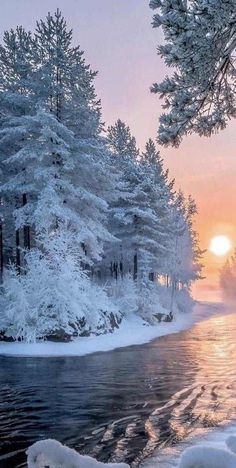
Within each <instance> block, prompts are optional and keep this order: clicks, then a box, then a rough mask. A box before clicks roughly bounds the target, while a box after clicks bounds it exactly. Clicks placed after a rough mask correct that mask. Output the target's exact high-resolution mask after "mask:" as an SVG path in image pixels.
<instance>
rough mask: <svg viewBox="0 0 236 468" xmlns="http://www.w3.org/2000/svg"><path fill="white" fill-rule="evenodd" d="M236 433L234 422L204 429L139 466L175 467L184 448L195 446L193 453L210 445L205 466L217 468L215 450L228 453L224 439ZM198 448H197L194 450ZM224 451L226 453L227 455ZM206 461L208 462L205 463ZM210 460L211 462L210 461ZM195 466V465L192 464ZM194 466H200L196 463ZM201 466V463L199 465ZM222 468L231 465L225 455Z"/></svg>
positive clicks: (146, 467)
mask: <svg viewBox="0 0 236 468" xmlns="http://www.w3.org/2000/svg"><path fill="white" fill-rule="evenodd" d="M235 434H236V422H235V423H232V424H227V425H222V426H220V427H217V428H215V429H213V430H210V431H209V430H208V429H205V432H204V434H202V435H199V436H194V437H192V438H189V439H187V440H186V441H184V442H183V443H181V444H177V445H175V446H174V447H168V448H166V449H164V450H163V451H162V452H158V453H156V454H155V453H154V454H153V456H152V457H150V458H148V459H146V460H145V461H144V462H143V463H142V465H141V467H142V468H157V467H158V466H161V467H162V468H176V467H178V466H179V462H180V459H181V456H182V454H183V453H184V451H185V450H186V449H189V448H191V447H194V448H195V450H194V451H195V453H196V454H197V453H199V454H200V453H201V447H210V448H211V451H210V452H209V453H211V457H210V459H209V458H208V459H205V463H206V464H205V465H203V466H206V468H209V467H212V468H213V467H214V468H218V464H217V461H216V458H214V456H215V455H216V456H217V452H215V450H219V449H220V450H221V449H223V450H226V451H227V453H228V447H227V444H226V440H227V439H228V438H229V437H230V436H235ZM196 449H199V450H196ZM227 453H226V455H227ZM207 461H208V463H209V464H207ZM210 461H211V463H212V464H211V463H210ZM194 466H195V465H194ZM196 466H200V464H199V465H197V464H196ZM201 466H202V465H201ZM220 466H221V467H222V468H229V467H231V465H229V464H227V456H226V457H225V461H224V463H223V464H221V465H220ZM233 466H236V458H235V465H233Z"/></svg>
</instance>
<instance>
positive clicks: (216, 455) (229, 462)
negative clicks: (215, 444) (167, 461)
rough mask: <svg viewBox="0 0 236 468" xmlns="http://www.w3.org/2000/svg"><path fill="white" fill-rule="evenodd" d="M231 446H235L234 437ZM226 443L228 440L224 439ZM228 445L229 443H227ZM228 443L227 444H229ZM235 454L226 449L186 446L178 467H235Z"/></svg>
mask: <svg viewBox="0 0 236 468" xmlns="http://www.w3.org/2000/svg"><path fill="white" fill-rule="evenodd" d="M229 439H231V437H230V438H229ZM233 439H234V441H232V442H233V444H232V446H233V448H234V450H235V448H236V437H234V436H233ZM226 444H227V445H228V440H227V441H226ZM229 445H230V444H229ZM229 445H228V446H229ZM235 467H236V455H235V454H234V453H231V452H229V451H228V450H224V449H220V448H212V447H204V446H198V447H190V448H187V449H186V450H185V451H184V453H183V455H182V457H181V460H180V463H179V468H235Z"/></svg>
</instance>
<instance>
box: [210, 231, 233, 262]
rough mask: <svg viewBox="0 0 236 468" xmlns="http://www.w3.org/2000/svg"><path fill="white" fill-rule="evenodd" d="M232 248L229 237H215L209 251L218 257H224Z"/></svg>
mask: <svg viewBox="0 0 236 468" xmlns="http://www.w3.org/2000/svg"><path fill="white" fill-rule="evenodd" d="M231 248H232V244H231V241H230V239H229V238H228V237H227V236H215V237H213V238H212V239H211V242H210V246H209V250H210V252H212V253H213V254H214V255H217V256H218V257H223V256H224V255H226V254H227V253H228V252H229V251H230V250H231Z"/></svg>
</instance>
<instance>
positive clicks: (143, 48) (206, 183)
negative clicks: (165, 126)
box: [0, 0, 236, 299]
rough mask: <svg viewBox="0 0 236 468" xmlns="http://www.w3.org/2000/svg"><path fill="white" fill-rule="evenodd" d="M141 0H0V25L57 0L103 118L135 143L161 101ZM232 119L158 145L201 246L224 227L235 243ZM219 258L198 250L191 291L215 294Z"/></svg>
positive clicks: (149, 127) (144, 135)
mask: <svg viewBox="0 0 236 468" xmlns="http://www.w3.org/2000/svg"><path fill="white" fill-rule="evenodd" d="M148 3H149V2H148V1H147V0H128V1H127V0H40V1H33V0H1V17H0V31H1V33H2V32H3V31H4V30H5V29H9V28H11V27H13V28H14V27H15V26H16V25H17V24H22V25H23V26H24V27H26V28H29V29H33V27H34V24H35V21H36V19H38V18H40V17H44V16H45V15H46V14H47V12H48V11H51V12H53V11H55V10H56V8H57V7H59V8H60V9H61V10H62V11H63V14H64V15H65V17H66V18H67V21H68V25H69V26H70V27H72V28H73V29H74V40H75V43H79V44H80V45H81V47H82V49H83V50H85V57H86V60H87V61H88V62H89V63H90V64H91V66H92V68H93V69H96V70H98V71H99V76H98V77H97V79H96V89H97V93H98V96H99V97H101V99H102V106H103V118H104V121H105V122H106V123H107V124H111V123H113V122H114V121H115V120H116V119H117V118H118V117H119V118H121V119H123V120H125V121H126V122H127V123H128V124H129V125H130V127H131V129H132V132H133V133H134V135H135V136H136V138H137V142H138V144H139V145H140V146H141V148H142V147H143V146H144V144H145V141H146V140H147V139H148V138H149V137H150V136H151V137H152V138H155V137H156V130H157V126H158V117H159V115H160V112H161V103H160V101H159V100H158V98H157V97H156V96H154V95H152V94H151V93H150V92H149V87H150V86H151V84H152V83H153V82H155V81H160V80H161V78H162V77H163V76H164V74H165V73H166V70H165V67H164V64H163V62H162V60H161V59H160V58H159V57H158V56H157V55H156V47H157V44H158V41H160V37H161V33H160V31H157V30H153V29H152V28H151V17H152V12H151V10H150V9H149V7H148ZM235 125H236V123H235V122H232V123H230V125H229V126H228V128H227V129H226V130H225V131H224V132H221V133H220V134H219V135H216V136H213V137H212V138H211V139H203V138H199V137H197V136H191V137H188V138H186V139H185V140H184V142H183V144H182V145H181V147H180V148H179V149H178V150H176V149H173V148H169V149H164V148H162V149H161V153H162V155H163V157H164V160H165V164H166V166H168V167H169V169H170V174H171V177H175V179H176V183H177V186H181V188H182V189H183V190H184V191H185V192H186V193H187V194H189V193H191V194H192V195H193V196H194V197H195V199H196V201H197V204H198V208H199V215H198V219H197V222H196V227H197V230H198V231H199V234H200V239H201V243H202V247H203V248H204V249H205V248H207V247H208V245H209V240H210V238H211V237H212V236H213V235H215V234H226V235H228V236H229V237H230V239H231V240H232V243H233V245H235V246H236V209H235V206H234V205H235V200H236V155H235V147H236V132H235ZM224 260H225V259H223V260H222V259H221V260H219V259H217V258H216V257H215V256H214V255H212V254H210V253H209V252H207V254H206V255H205V262H206V269H205V275H206V276H207V278H206V280H204V281H203V282H201V283H199V284H198V285H197V287H195V293H196V295H197V297H201V298H206V299H212V298H214V297H215V296H216V294H217V278H218V269H219V267H220V266H221V265H222V262H223V261H224Z"/></svg>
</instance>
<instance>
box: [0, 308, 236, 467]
mask: <svg viewBox="0 0 236 468" xmlns="http://www.w3.org/2000/svg"><path fill="white" fill-rule="evenodd" d="M235 417H236V315H234V314H228V315H227V314H224V315H217V316H214V317H211V318H209V319H208V320H205V321H202V322H199V323H198V324H196V325H195V326H194V327H193V328H191V329H189V330H187V331H183V332H180V333H177V334H172V335H168V336H165V337H162V338H158V339H156V340H154V341H153V342H151V343H149V344H146V345H142V346H131V347H127V348H122V349H118V350H115V351H112V352H106V353H97V354H92V355H88V356H84V357H77V358H75V357H60V358H22V357H21V358H16V357H4V356H2V357H0V467H1V468H15V467H17V468H20V467H21V468H22V467H25V466H26V465H25V463H26V456H25V449H26V447H28V446H29V445H31V444H32V443H33V442H35V441H37V440H40V439H44V438H55V439H57V440H59V441H61V442H62V443H64V444H66V445H68V446H70V447H73V448H75V449H76V450H78V451H80V452H81V453H88V454H90V455H92V456H94V457H96V458H98V459H99V460H100V461H106V462H107V461H110V462H115V461H117V462H118V461H126V462H127V463H130V464H131V465H132V466H133V467H135V466H138V465H139V464H140V462H141V461H142V460H144V459H145V457H147V456H150V455H151V454H152V453H153V451H154V450H157V449H158V447H159V448H160V450H161V448H162V447H163V446H167V445H171V444H176V443H179V442H181V441H182V440H184V439H186V438H187V437H188V436H189V435H192V434H195V433H198V432H199V431H201V429H204V428H206V427H207V428H208V427H214V426H217V425H218V424H221V423H222V422H226V421H230V420H232V419H234V418H235Z"/></svg>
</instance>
